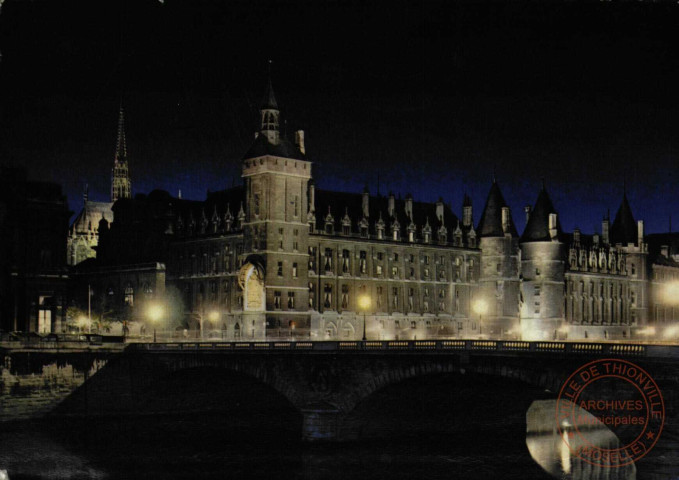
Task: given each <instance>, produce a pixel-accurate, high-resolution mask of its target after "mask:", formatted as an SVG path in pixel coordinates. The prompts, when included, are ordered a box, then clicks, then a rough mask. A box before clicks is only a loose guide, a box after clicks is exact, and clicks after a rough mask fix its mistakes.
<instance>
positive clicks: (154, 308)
mask: <svg viewBox="0 0 679 480" xmlns="http://www.w3.org/2000/svg"><path fill="white" fill-rule="evenodd" d="M146 315H147V316H148V317H149V320H151V323H153V343H156V323H157V322H158V320H160V318H161V317H162V316H163V307H161V306H160V305H158V304H155V303H153V304H151V305H149V306H148V308H147V310H146Z"/></svg>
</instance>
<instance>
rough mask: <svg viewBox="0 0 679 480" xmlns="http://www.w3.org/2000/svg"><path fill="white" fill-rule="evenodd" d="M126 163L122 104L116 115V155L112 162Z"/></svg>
mask: <svg viewBox="0 0 679 480" xmlns="http://www.w3.org/2000/svg"><path fill="white" fill-rule="evenodd" d="M126 161H127V143H126V142H125V111H124V109H123V104H122V102H121V104H120V112H119V113H118V140H117V142H116V155H115V159H114V162H115V163H119V162H126Z"/></svg>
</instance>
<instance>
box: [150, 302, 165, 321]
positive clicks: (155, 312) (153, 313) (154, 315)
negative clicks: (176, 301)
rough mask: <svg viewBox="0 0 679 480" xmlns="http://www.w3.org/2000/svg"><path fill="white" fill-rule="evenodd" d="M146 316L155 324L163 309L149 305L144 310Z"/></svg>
mask: <svg viewBox="0 0 679 480" xmlns="http://www.w3.org/2000/svg"><path fill="white" fill-rule="evenodd" d="M146 315H147V316H148V317H149V320H151V321H152V322H157V321H158V320H160V318H161V317H162V316H163V307H161V306H160V305H156V304H154V305H150V306H149V307H148V309H147V310H146Z"/></svg>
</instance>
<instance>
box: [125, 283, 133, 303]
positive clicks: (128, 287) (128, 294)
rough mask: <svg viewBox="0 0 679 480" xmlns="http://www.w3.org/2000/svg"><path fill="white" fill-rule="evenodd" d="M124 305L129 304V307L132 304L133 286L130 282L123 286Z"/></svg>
mask: <svg viewBox="0 0 679 480" xmlns="http://www.w3.org/2000/svg"><path fill="white" fill-rule="evenodd" d="M125 305H129V306H130V307H132V306H133V305H134V288H132V284H131V283H128V284H127V285H126V286H125Z"/></svg>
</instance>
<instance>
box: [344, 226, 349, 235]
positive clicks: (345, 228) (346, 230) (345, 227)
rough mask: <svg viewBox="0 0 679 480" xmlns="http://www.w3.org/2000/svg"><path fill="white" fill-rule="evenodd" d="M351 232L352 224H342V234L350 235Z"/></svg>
mask: <svg viewBox="0 0 679 480" xmlns="http://www.w3.org/2000/svg"><path fill="white" fill-rule="evenodd" d="M350 234H351V226H350V225H342V235H350Z"/></svg>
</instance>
